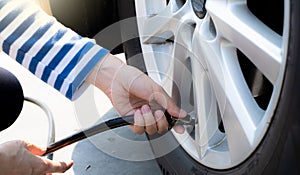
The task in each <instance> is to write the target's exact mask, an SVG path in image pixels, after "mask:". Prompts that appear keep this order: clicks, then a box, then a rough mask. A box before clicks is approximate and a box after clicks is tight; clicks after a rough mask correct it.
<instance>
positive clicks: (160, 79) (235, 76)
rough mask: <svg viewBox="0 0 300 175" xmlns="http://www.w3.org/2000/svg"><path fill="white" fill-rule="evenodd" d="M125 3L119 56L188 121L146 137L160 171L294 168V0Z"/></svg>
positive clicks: (296, 54) (296, 142) (243, 171)
mask: <svg viewBox="0 0 300 175" xmlns="http://www.w3.org/2000/svg"><path fill="white" fill-rule="evenodd" d="M126 2H127V3H126V4H124V3H123V5H120V6H121V7H122V9H123V13H124V9H132V10H131V11H133V12H135V14H136V17H137V18H136V21H137V22H136V25H132V26H131V27H132V28H134V30H133V31H134V32H135V33H136V35H137V38H135V39H134V40H135V41H138V45H139V47H137V46H136V43H135V44H132V45H130V42H128V44H125V45H124V47H125V53H126V54H127V58H128V63H129V64H133V65H138V66H137V67H138V68H140V69H142V70H146V71H147V73H148V75H149V76H150V77H151V78H152V79H153V80H155V81H156V82H157V83H159V84H160V85H161V86H163V87H164V88H165V90H166V91H167V92H168V93H169V94H170V95H171V96H172V97H173V98H174V99H175V100H176V101H177V103H178V104H179V105H180V106H181V107H182V108H183V109H185V110H186V111H187V112H189V114H190V115H191V116H192V117H194V118H195V119H196V121H197V123H196V124H195V126H185V129H186V131H185V133H184V134H177V133H176V132H174V131H171V132H169V133H166V134H164V135H162V136H158V135H155V136H149V140H150V143H151V145H152V149H153V152H154V153H155V155H156V156H157V161H158V163H159V165H160V167H161V169H162V172H163V174H274V173H278V172H286V171H287V172H289V173H290V174H292V173H295V174H296V173H299V172H297V167H296V166H293V165H295V164H296V163H295V162H297V161H299V160H297V159H299V157H300V155H299V151H298V149H297V148H299V139H298V138H299V132H296V131H299V129H298V128H299V124H298V123H299V114H300V113H299V107H297V106H299V99H300V93H299V90H298V89H299V88H300V84H299V82H300V81H299V80H300V77H299V76H297V75H299V73H300V69H299V68H300V62H299V59H298V58H299V56H300V54H299V46H300V45H299V31H298V29H299V27H300V26H299V23H300V19H299V17H300V14H299V11H300V4H299V1H298V0H265V1H259V0H223V1H220V0H151V1H150V0H135V2H132V3H128V1H126ZM125 6H127V7H128V8H124V7H125ZM121 11H122V10H121ZM120 15H122V12H120ZM128 27H129V26H126V27H125V26H123V29H124V31H125V32H123V36H125V35H128V33H126V31H128ZM135 27H136V29H135ZM125 28H127V29H126V30H125ZM135 55H139V56H138V57H137V58H135V59H133V60H131V58H132V57H135ZM295 128H296V129H295ZM288 155H289V156H288ZM286 162H289V163H286Z"/></svg>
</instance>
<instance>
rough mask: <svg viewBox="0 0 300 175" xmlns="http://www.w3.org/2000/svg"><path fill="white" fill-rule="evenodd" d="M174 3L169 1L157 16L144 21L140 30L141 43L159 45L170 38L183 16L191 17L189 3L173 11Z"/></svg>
mask: <svg viewBox="0 0 300 175" xmlns="http://www.w3.org/2000/svg"><path fill="white" fill-rule="evenodd" d="M174 4H176V1H171V2H170V3H169V5H168V6H166V7H165V8H164V9H163V10H162V11H160V12H159V13H158V14H155V15H153V16H151V17H149V18H147V19H146V20H144V27H143V30H142V35H143V36H144V37H143V42H144V43H145V44H161V43H165V42H166V40H167V39H169V38H171V37H172V36H173V35H174V33H176V30H177V29H178V26H179V25H181V23H182V19H183V18H184V16H191V15H192V10H191V7H190V5H188V4H189V3H186V4H184V5H183V6H182V7H181V8H179V9H177V10H176V9H174V6H175V5H174ZM174 10H176V12H174Z"/></svg>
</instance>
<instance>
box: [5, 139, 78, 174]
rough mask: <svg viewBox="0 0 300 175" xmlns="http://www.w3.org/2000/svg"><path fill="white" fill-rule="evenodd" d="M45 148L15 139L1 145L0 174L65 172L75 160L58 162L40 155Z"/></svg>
mask: <svg viewBox="0 0 300 175" xmlns="http://www.w3.org/2000/svg"><path fill="white" fill-rule="evenodd" d="M45 151H46V150H45V149H42V148H39V147H38V146H36V145H33V144H31V143H28V142H25V141H21V140H15V141H9V142H6V143H3V144H1V145H0V170H1V171H0V175H8V174H9V175H20V174H22V175H41V174H47V175H49V174H51V173H63V172H65V171H66V170H68V169H69V168H70V167H71V166H72V165H73V162H57V161H51V160H48V159H46V158H42V157H40V155H42V154H43V153H45Z"/></svg>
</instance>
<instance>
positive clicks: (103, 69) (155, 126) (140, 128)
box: [87, 54, 187, 135]
mask: <svg viewBox="0 0 300 175" xmlns="http://www.w3.org/2000/svg"><path fill="white" fill-rule="evenodd" d="M87 81H88V82H89V83H91V84H94V85H95V86H96V87H98V88H99V89H101V90H102V91H103V92H104V93H105V94H106V95H107V96H108V97H109V99H110V100H111V102H112V104H113V106H114V108H115V109H116V110H117V111H118V112H119V113H120V114H121V115H129V114H134V126H131V129H132V130H133V131H134V132H135V133H137V134H142V133H143V132H145V131H146V132H147V133H148V134H150V135H151V134H154V133H156V132H158V133H164V132H166V131H167V129H168V122H167V120H166V118H165V116H164V113H163V110H164V109H165V110H167V112H168V113H169V114H170V115H172V116H173V117H177V118H180V117H181V118H183V117H185V116H186V115H187V113H186V112H185V111H184V110H181V109H180V108H179V107H178V106H177V105H176V104H175V102H174V101H173V100H172V99H171V97H170V96H169V95H168V94H167V93H166V92H165V91H164V89H163V88H162V87H161V86H159V85H158V84H156V83H155V82H154V81H153V80H152V79H151V78H149V77H148V76H147V75H145V74H144V73H143V72H141V71H140V70H138V69H136V68H134V67H132V66H128V65H126V64H124V63H123V62H122V61H121V60H119V59H118V58H116V57H115V56H113V55H111V54H108V55H107V56H106V57H105V58H103V59H102V60H101V61H100V62H99V63H98V64H97V66H96V67H95V68H94V69H93V71H92V73H91V74H90V75H89V76H88V78H87ZM174 129H175V130H176V131H177V132H179V133H182V132H183V131H184V130H183V128H182V127H181V126H177V128H174Z"/></svg>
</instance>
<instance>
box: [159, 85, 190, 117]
mask: <svg viewBox="0 0 300 175" xmlns="http://www.w3.org/2000/svg"><path fill="white" fill-rule="evenodd" d="M154 98H155V101H156V102H157V103H158V104H159V105H161V106H162V107H163V108H165V109H166V110H167V112H168V113H169V114H170V115H171V116H173V117H176V118H184V117H185V116H186V115H187V112H186V111H184V110H183V109H180V108H179V107H178V106H177V105H176V103H175V102H174V100H173V99H172V98H171V97H170V96H169V95H168V94H167V92H166V91H165V90H164V89H163V88H160V93H155V97H154Z"/></svg>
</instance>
